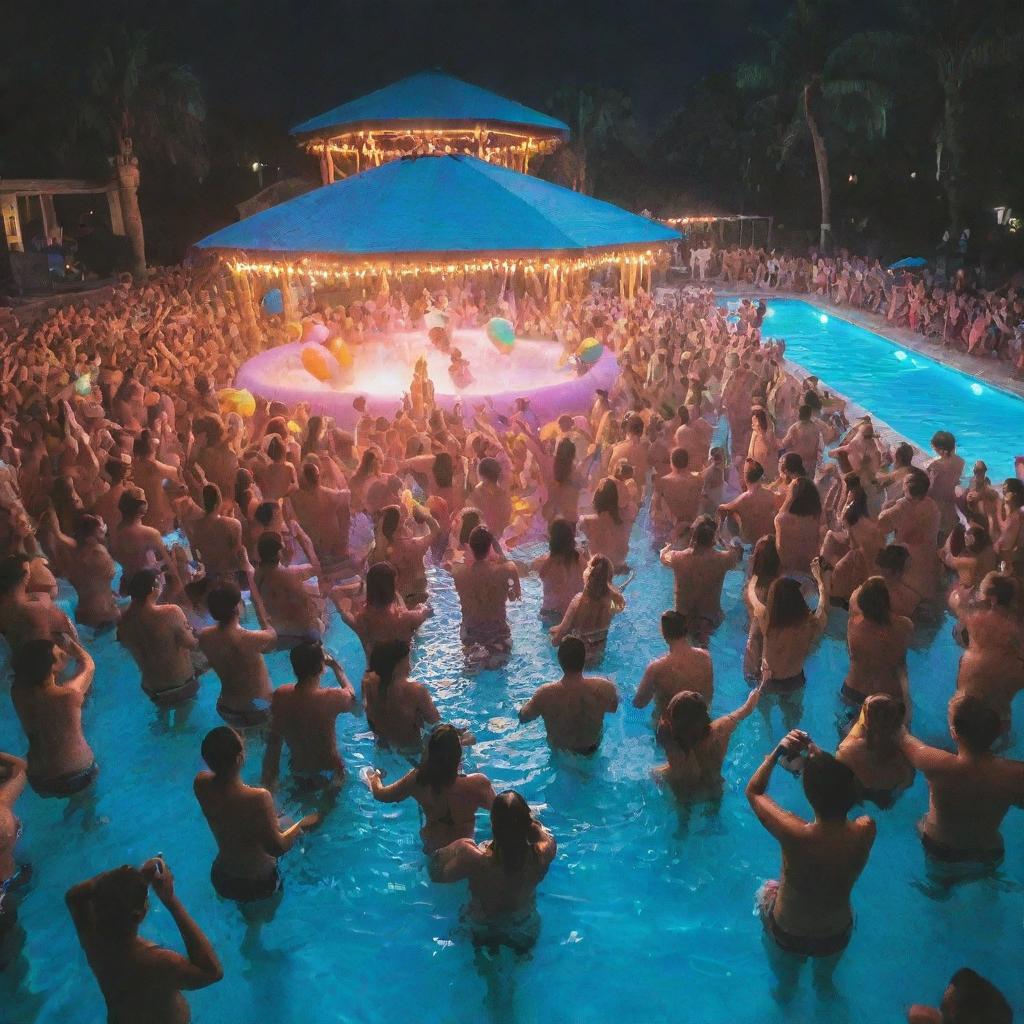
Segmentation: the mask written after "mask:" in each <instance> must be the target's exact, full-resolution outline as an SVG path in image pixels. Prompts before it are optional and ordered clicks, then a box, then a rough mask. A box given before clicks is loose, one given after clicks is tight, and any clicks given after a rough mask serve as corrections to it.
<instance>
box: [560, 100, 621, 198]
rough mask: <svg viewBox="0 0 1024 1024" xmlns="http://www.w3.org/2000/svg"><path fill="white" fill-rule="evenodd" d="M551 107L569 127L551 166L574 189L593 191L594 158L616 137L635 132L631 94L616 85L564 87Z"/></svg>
mask: <svg viewBox="0 0 1024 1024" xmlns="http://www.w3.org/2000/svg"><path fill="white" fill-rule="evenodd" d="M548 107H549V108H550V110H551V112H552V113H553V114H555V115H556V116H557V117H560V118H561V119H562V120H563V121H565V122H566V123H567V124H568V125H569V128H570V136H569V140H568V142H566V143H565V144H564V145H562V146H560V147H559V148H558V149H557V150H555V152H554V154H553V155H552V156H551V157H550V158H549V161H548V164H547V166H548V168H549V169H550V170H551V171H552V172H553V174H554V176H555V177H556V178H557V179H558V180H560V181H561V182H563V183H564V184H566V185H568V186H569V188H571V189H573V191H575V192H583V193H585V194H588V195H589V194H590V192H591V190H592V188H593V185H594V166H593V165H594V158H595V157H596V156H598V155H599V154H600V153H602V152H603V151H604V150H606V149H607V148H608V146H609V143H611V142H613V141H624V140H625V139H626V138H627V137H628V136H629V135H631V133H632V110H631V108H630V102H629V97H628V96H625V95H623V94H622V93H621V92H619V91H618V90H616V89H597V88H595V89H561V90H559V91H558V92H557V93H555V95H554V96H552V97H551V99H550V100H549V101H548Z"/></svg>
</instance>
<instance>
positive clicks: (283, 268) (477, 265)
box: [225, 249, 667, 284]
mask: <svg viewBox="0 0 1024 1024" xmlns="http://www.w3.org/2000/svg"><path fill="white" fill-rule="evenodd" d="M665 258H667V250H664V249H646V250H644V251H642V252H640V251H636V250H632V251H631V250H625V251H624V250H616V251H610V252H603V253H590V254H587V255H586V256H574V257H564V258H555V257H550V256H549V257H484V258H481V257H474V258H471V259H467V260H445V261H440V260H428V261H424V262H419V263H417V262H411V261H410V262H407V263H398V262H394V261H388V262H366V263H359V264H349V263H326V262H317V261H314V260H309V259H301V260H296V261H287V260H252V259H246V258H244V257H227V258H226V260H225V262H226V264H227V267H228V269H229V270H230V271H231V272H232V273H233V274H245V275H257V276H262V277H289V278H290V277H294V278H297V279H299V278H307V279H309V280H311V281H315V282H319V283H331V282H335V283H336V282H341V283H343V284H351V283H352V282H357V281H365V280H367V279H372V278H380V277H381V276H385V277H396V278H406V277H415V276H451V275H454V274H478V273H503V274H510V273H515V272H517V271H524V272H526V273H534V274H544V273H547V274H550V273H557V274H559V275H562V274H566V273H570V274H572V273H580V272H583V271H591V270H598V269H601V268H603V267H609V266H613V265H615V266H618V267H620V268H622V269H625V270H630V269H632V271H633V272H634V273H636V272H637V271H641V272H642V271H644V270H645V269H647V268H648V267H650V266H653V265H656V264H657V263H658V262H659V261H660V260H662V259H665Z"/></svg>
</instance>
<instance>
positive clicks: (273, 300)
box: [260, 288, 284, 314]
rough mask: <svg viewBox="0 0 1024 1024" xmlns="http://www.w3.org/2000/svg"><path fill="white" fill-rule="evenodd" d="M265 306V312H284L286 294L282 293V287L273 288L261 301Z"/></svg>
mask: <svg viewBox="0 0 1024 1024" xmlns="http://www.w3.org/2000/svg"><path fill="white" fill-rule="evenodd" d="M260 305H261V306H262V307H263V312H264V313H270V314H275V313H283V312H284V296H283V295H282V294H281V289H280V288H271V289H270V291H269V292H267V294H266V295H264V296H263V299H262V300H261V302H260Z"/></svg>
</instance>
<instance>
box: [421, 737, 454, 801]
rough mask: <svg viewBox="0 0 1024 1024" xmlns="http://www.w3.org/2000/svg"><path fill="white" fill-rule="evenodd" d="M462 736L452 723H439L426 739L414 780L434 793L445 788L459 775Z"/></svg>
mask: <svg viewBox="0 0 1024 1024" xmlns="http://www.w3.org/2000/svg"><path fill="white" fill-rule="evenodd" d="M460 764H462V737H461V736H460V735H459V730H458V729H456V728H455V726H454V725H448V724H447V723H444V724H442V725H439V726H438V727H437V728H436V729H435V730H434V731H433V732H432V733H431V734H430V738H429V739H428V740H427V749H426V750H425V751H424V752H423V759H422V760H421V761H420V763H419V767H418V768H417V769H416V781H417V782H418V783H419V784H420V785H421V786H429V787H430V788H431V789H432V790H433V791H434V792H435V793H440V792H441V790H442V789H447V788H448V787H449V786H450V785H451V784H452V783H453V782H454V781H455V780H456V779H457V778H458V776H459V765H460Z"/></svg>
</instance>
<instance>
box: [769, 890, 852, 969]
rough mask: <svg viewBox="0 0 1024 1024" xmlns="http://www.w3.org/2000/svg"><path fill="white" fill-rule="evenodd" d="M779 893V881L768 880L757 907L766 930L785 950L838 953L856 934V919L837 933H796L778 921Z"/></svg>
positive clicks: (796, 953)
mask: <svg viewBox="0 0 1024 1024" xmlns="http://www.w3.org/2000/svg"><path fill="white" fill-rule="evenodd" d="M778 895H779V883H778V882H777V881H775V880H774V879H773V880H771V881H768V882H765V883H764V885H762V886H761V888H760V889H759V890H758V893H757V910H758V913H759V914H760V916H761V922H762V923H763V924H764V930H765V931H766V932H767V933H768V934H769V935H770V936H771V937H772V939H773V940H774V941H775V944H776V945H777V946H778V947H779V949H781V950H782V951H783V952H785V953H792V954H793V955H794V956H813V957H826V956H835V955H836V954H837V953H841V952H842V951H843V950H844V949H846V947H847V945H849V942H850V936H851V935H852V934H853V921H852V920H851V921H850V923H849V924H848V925H847V926H846V928H845V929H844V930H843V931H841V932H838V933H836V934H834V935H794V934H792V933H791V932H787V931H785V930H784V929H783V928H780V927H779V923H778V921H776V920H775V900H776V899H777V898H778Z"/></svg>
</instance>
